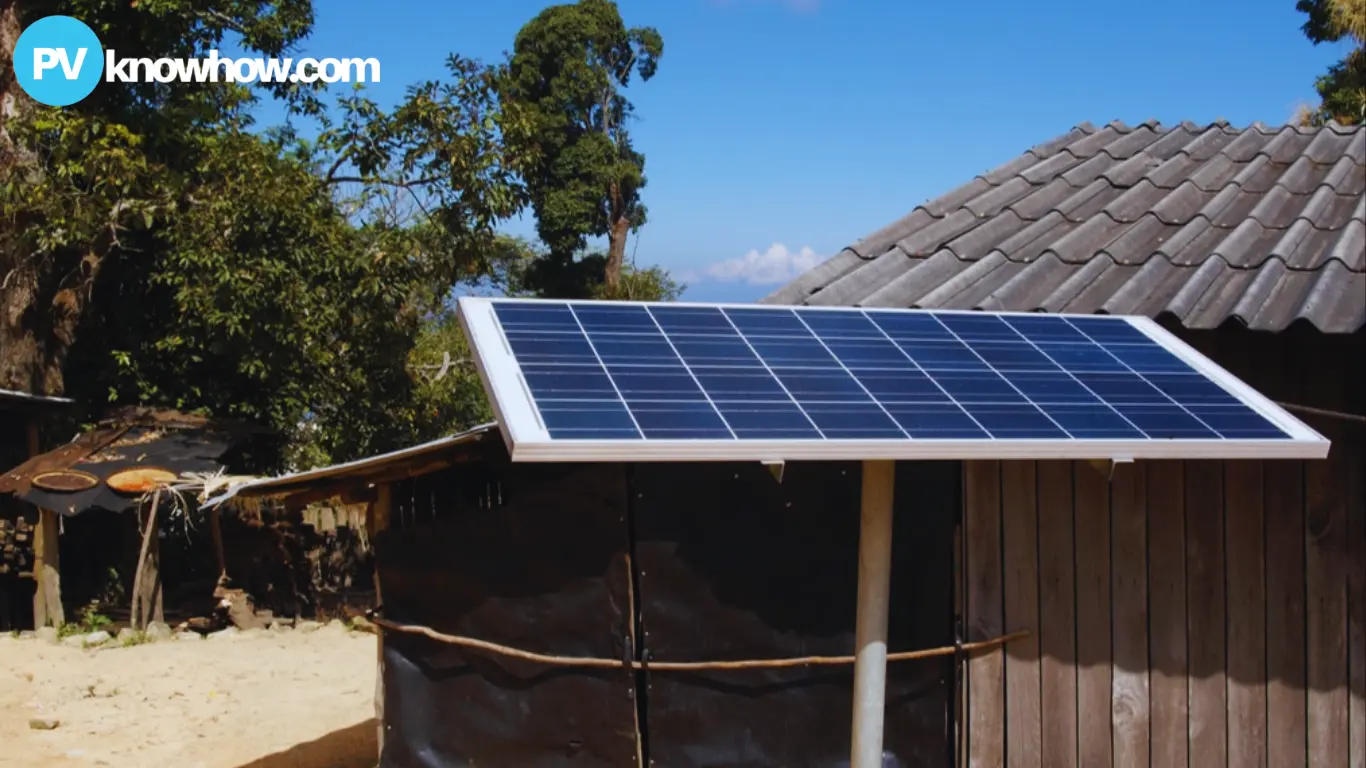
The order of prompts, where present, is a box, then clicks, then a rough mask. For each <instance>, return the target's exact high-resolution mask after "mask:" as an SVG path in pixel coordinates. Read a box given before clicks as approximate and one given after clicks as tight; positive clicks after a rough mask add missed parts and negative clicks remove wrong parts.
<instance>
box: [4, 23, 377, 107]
mask: <svg viewBox="0 0 1366 768" xmlns="http://www.w3.org/2000/svg"><path fill="white" fill-rule="evenodd" d="M13 61H14V76H15V79H16V80H18V82H19V85H20V86H21V87H22V88H23V89H24V91H25V92H26V93H28V95H29V96H31V97H33V99H34V100H35V101H38V102H41V103H43V104H47V105H49V106H53V107H65V106H68V105H70V104H75V103H76V102H78V101H80V100H81V99H84V98H85V97H86V96H89V95H90V93H91V91H93V90H95V86H96V85H97V84H98V83H99V82H100V80H101V79H103V80H104V81H105V82H108V83H153V82H155V83H176V82H180V83H219V82H224V83H305V84H307V83H317V82H322V83H366V82H371V83H377V82H379V61H378V60H376V59H312V58H302V59H298V60H295V59H266V58H251V57H237V58H228V57H226V56H219V55H218V51H210V52H209V55H208V56H206V57H202V58H194V59H147V58H119V56H118V53H117V52H116V51H114V50H113V49H110V50H108V51H106V50H104V46H103V45H102V44H101V43H100V39H99V37H98V36H96V35H95V32H94V31H93V30H91V29H90V27H88V26H86V25H85V24H84V23H83V22H81V21H80V20H78V19H73V18H71V17H70V16H48V17H46V18H42V19H39V20H38V21H35V22H33V23H32V24H30V25H29V26H28V28H27V29H25V30H24V32H23V34H21V35H19V40H18V41H17V43H16V44H15V46H14V59H13Z"/></svg>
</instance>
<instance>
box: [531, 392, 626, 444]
mask: <svg viewBox="0 0 1366 768" xmlns="http://www.w3.org/2000/svg"><path fill="white" fill-rule="evenodd" d="M541 419H542V420H543V421H544V422H545V426H546V429H547V430H549V431H550V435H551V436H552V437H559V436H562V434H563V431H565V430H573V431H575V432H586V431H596V432H602V433H604V434H603V437H613V438H620V437H622V436H626V437H631V438H636V437H640V433H639V432H637V431H636V427H635V422H634V421H632V420H631V414H630V413H629V412H628V411H627V410H626V406H625V405H623V404H622V403H621V401H620V400H618V401H616V402H610V401H589V402H566V401H543V402H542V403H541ZM623 433H629V434H625V435H623Z"/></svg>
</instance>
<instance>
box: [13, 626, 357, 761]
mask: <svg viewBox="0 0 1366 768" xmlns="http://www.w3.org/2000/svg"><path fill="white" fill-rule="evenodd" d="M374 691H375V637H374V636H373V635H370V634H367V633H364V632H354V631H348V630H347V629H345V628H343V627H341V626H339V625H337V626H328V627H323V628H322V629H318V630H316V631H313V632H304V631H299V630H290V631H287V632H280V633H276V632H266V631H264V630H261V631H259V633H245V634H243V635H239V636H236V637H231V638H211V639H182V640H168V641H164V642H158V643H151V644H146V645H136V646H132V647H114V648H101V649H99V650H81V649H77V648H68V647H63V646H60V645H51V644H48V643H45V642H42V641H40V640H36V639H17V638H13V637H10V636H7V635H6V636H0V745H3V746H0V766H24V767H25V768H31V766H38V765H41V766H54V767H58V766H60V767H66V766H97V765H108V766H119V768H141V767H142V766H149V767H150V766H163V765H174V766H178V767H181V768H353V767H354V768H372V767H373V766H374V765H375V764H376V762H377V760H376V754H375V751H376V746H375V745H376V734H375V721H374V719H373V718H374ZM33 718H40V719H55V720H57V721H58V725H57V727H56V728H55V729H53V730H33V729H31V728H30V725H29V721H30V719H33Z"/></svg>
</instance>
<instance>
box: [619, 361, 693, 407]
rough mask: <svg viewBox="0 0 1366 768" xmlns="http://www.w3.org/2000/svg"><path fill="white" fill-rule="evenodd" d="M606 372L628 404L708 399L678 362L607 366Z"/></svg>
mask: <svg viewBox="0 0 1366 768" xmlns="http://www.w3.org/2000/svg"><path fill="white" fill-rule="evenodd" d="M607 372H608V373H609V374H611V376H612V380H613V381H615V382H616V384H617V389H618V390H619V391H620V392H621V396H622V398H624V399H625V400H626V401H627V402H628V403H629V402H633V401H637V400H666V401H681V402H686V401H695V400H703V401H705V400H706V399H707V396H706V395H705V394H703V392H702V389H701V388H700V387H698V386H697V382H696V381H694V380H693V377H692V374H690V373H689V372H688V369H687V368H684V367H683V366H681V365H678V366H673V367H667V366H617V365H609V366H608V367H607Z"/></svg>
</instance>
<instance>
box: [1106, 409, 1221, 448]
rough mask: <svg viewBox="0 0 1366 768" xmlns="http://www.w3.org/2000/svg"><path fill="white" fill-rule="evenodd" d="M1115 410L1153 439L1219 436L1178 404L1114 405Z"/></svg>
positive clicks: (1187, 438)
mask: <svg viewBox="0 0 1366 768" xmlns="http://www.w3.org/2000/svg"><path fill="white" fill-rule="evenodd" d="M1115 410H1117V411H1119V413H1120V415H1121V416H1123V417H1124V418H1126V419H1128V420H1129V421H1130V422H1132V423H1133V425H1134V426H1135V427H1138V428H1139V429H1141V430H1143V432H1144V433H1145V434H1147V435H1148V437H1151V438H1154V439H1168V440H1171V439H1182V440H1193V439H1215V438H1217V437H1219V435H1218V434H1217V433H1215V432H1214V431H1213V430H1211V429H1210V428H1209V427H1207V426H1205V425H1204V424H1203V423H1201V422H1200V420H1199V419H1197V418H1195V417H1194V416H1192V415H1191V414H1190V412H1189V411H1187V410H1186V409H1184V408H1182V407H1181V406H1179V405H1116V406H1115Z"/></svg>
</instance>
